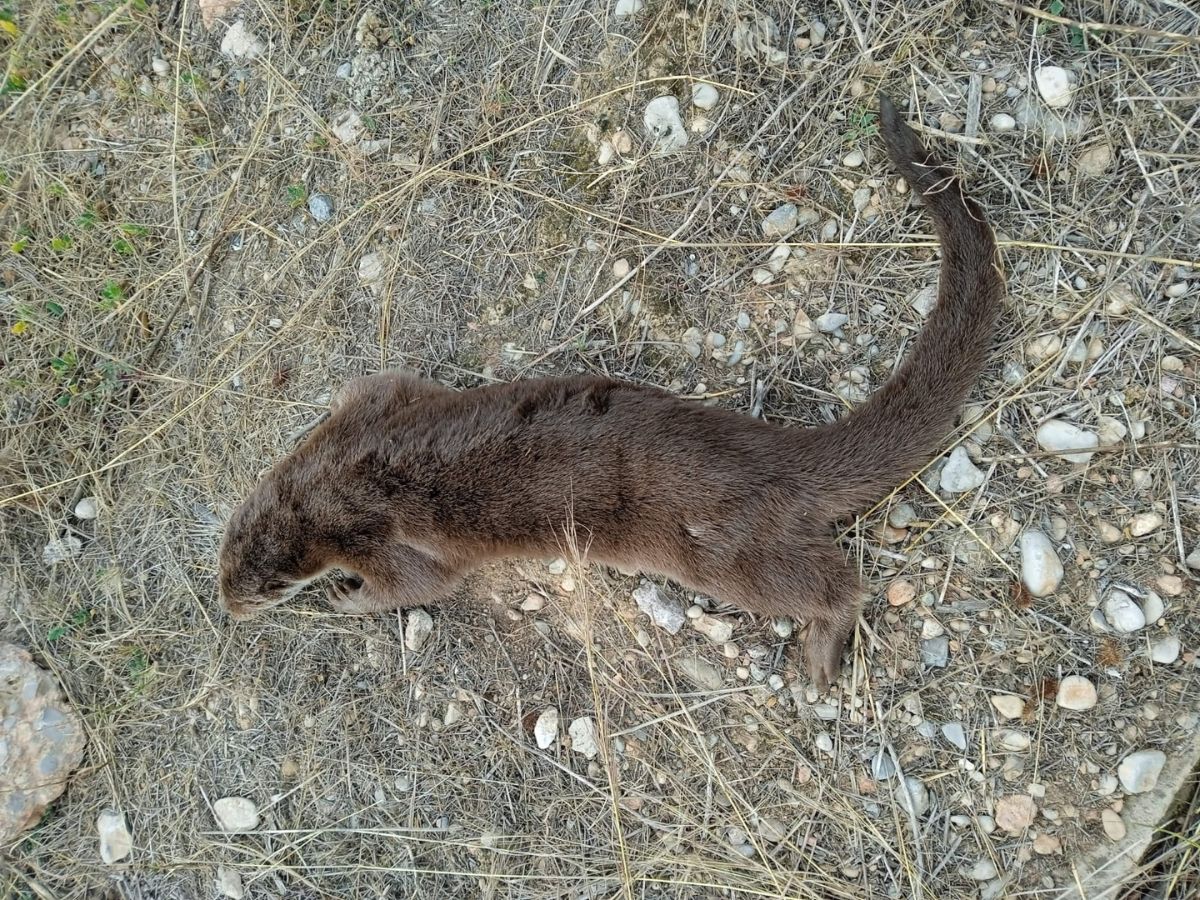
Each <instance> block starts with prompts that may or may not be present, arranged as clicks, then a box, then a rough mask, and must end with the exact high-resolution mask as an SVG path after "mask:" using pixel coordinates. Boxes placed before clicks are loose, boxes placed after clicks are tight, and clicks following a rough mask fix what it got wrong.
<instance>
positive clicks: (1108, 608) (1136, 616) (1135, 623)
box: [1103, 591, 1146, 634]
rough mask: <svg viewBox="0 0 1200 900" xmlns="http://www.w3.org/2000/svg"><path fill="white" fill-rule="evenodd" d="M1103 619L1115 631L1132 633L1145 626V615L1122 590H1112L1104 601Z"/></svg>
mask: <svg viewBox="0 0 1200 900" xmlns="http://www.w3.org/2000/svg"><path fill="white" fill-rule="evenodd" d="M1103 609H1104V619H1105V621H1106V622H1108V624H1109V625H1110V626H1112V627H1113V628H1114V629H1115V630H1116V631H1119V632H1121V633H1122V634H1132V633H1133V632H1135V631H1138V630H1140V629H1142V628H1144V627H1145V626H1146V615H1145V613H1143V612H1142V608H1141V607H1140V606H1138V605H1137V603H1135V602H1134V600H1133V598H1132V597H1130V596H1129V595H1128V594H1126V593H1125V592H1124V591H1113V592H1112V593H1111V594H1109V595H1108V597H1107V599H1105V601H1104V605H1103Z"/></svg>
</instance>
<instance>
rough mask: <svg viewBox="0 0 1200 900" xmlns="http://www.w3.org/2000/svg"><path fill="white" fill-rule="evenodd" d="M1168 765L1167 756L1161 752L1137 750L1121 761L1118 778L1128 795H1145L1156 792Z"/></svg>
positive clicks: (1118, 767)
mask: <svg viewBox="0 0 1200 900" xmlns="http://www.w3.org/2000/svg"><path fill="white" fill-rule="evenodd" d="M1166 764H1167V755H1166V754H1165V753H1163V752H1162V751H1161V750H1136V751H1134V752H1133V753H1130V754H1129V755H1128V756H1126V757H1125V758H1124V759H1123V760H1121V764H1120V765H1119V766H1117V777H1118V778H1119V779H1121V787H1123V788H1124V789H1125V790H1126V792H1127V793H1130V794H1144V793H1146V791H1152V790H1154V786H1155V785H1156V784H1158V776H1159V774H1160V773H1161V772H1162V770H1163V766H1165V765H1166Z"/></svg>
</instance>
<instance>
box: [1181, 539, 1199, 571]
mask: <svg viewBox="0 0 1200 900" xmlns="http://www.w3.org/2000/svg"><path fill="white" fill-rule="evenodd" d="M1184 563H1185V564H1186V565H1187V567H1188V568H1189V569H1191V570H1193V571H1195V572H1200V544H1197V545H1196V549H1195V550H1193V551H1192V552H1191V553H1189V554H1188V555H1187V558H1186V559H1184Z"/></svg>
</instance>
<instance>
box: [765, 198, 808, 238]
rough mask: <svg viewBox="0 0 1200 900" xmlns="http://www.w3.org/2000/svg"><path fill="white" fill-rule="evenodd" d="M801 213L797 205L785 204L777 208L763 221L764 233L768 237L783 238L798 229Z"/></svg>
mask: <svg viewBox="0 0 1200 900" xmlns="http://www.w3.org/2000/svg"><path fill="white" fill-rule="evenodd" d="M799 215H800V214H799V211H798V210H797V209H796V204H794V203H785V204H783V205H782V206H777V207H775V209H773V210H772V211H771V214H770V215H769V216H767V217H766V218H765V219H763V223H762V231H763V235H764V236H766V237H783V236H785V235H787V234H791V232H793V231H794V230H795V229H796V225H797V223H798V221H799Z"/></svg>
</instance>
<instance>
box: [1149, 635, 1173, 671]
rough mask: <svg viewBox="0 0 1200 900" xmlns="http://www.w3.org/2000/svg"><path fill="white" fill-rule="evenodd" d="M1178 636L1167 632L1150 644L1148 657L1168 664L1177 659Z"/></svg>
mask: <svg viewBox="0 0 1200 900" xmlns="http://www.w3.org/2000/svg"><path fill="white" fill-rule="evenodd" d="M1179 647H1180V643H1179V638H1177V637H1176V636H1175V635H1173V634H1169V635H1167V636H1166V637H1164V638H1159V639H1158V640H1157V641H1155V642H1154V643H1153V644H1151V645H1150V658H1151V659H1152V660H1154V662H1156V663H1161V664H1162V665H1164V666H1166V665H1170V664H1171V663H1173V662H1175V660H1177V659H1179Z"/></svg>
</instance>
